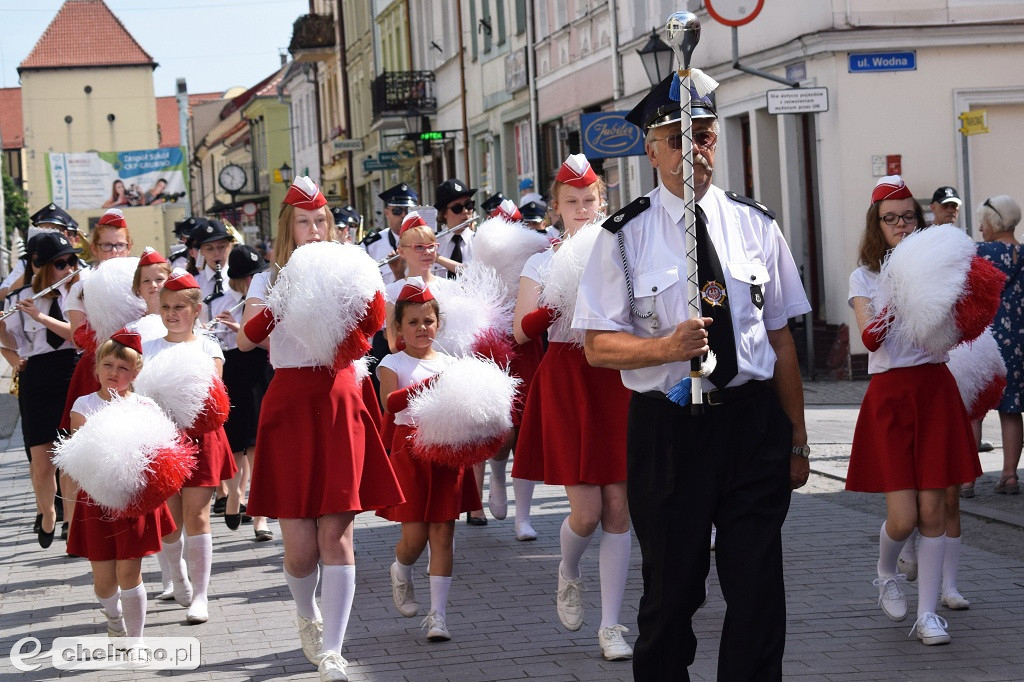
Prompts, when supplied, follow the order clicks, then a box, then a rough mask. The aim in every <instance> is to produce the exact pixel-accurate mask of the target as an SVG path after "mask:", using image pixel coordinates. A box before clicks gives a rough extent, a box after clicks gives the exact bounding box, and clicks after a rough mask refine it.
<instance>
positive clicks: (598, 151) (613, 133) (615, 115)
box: [580, 111, 644, 159]
mask: <svg viewBox="0 0 1024 682" xmlns="http://www.w3.org/2000/svg"><path fill="white" fill-rule="evenodd" d="M628 113H629V112H628V111H602V112H598V113H594V114H581V115H580V141H581V142H582V143H583V153H584V154H586V155H587V158H588V159H606V158H612V157H616V156H639V155H640V154H643V153H644V136H643V133H641V132H640V129H639V128H637V127H636V126H635V125H633V124H632V123H630V122H629V121H627V120H626V119H625V118H624V117H625V115H626V114H628Z"/></svg>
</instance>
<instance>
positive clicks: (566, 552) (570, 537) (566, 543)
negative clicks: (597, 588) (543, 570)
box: [558, 516, 594, 580]
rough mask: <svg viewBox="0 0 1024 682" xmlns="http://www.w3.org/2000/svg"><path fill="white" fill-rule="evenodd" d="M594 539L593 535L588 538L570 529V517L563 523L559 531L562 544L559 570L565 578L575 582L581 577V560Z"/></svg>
mask: <svg viewBox="0 0 1024 682" xmlns="http://www.w3.org/2000/svg"><path fill="white" fill-rule="evenodd" d="M593 537H594V534H593V533H591V534H590V535H588V536H586V537H583V536H582V535H577V534H576V532H575V531H574V530H573V529H572V528H570V527H569V517H568V516H567V517H565V520H564V521H562V529H561V530H560V531H559V538H560V540H561V544H562V563H561V564H560V565H559V568H558V570H560V571H561V572H562V577H563V578H566V579H568V580H575V579H577V578H579V577H580V559H582V558H583V553H584V552H585V551H587V547H588V546H589V545H590V540H591V539H592V538H593Z"/></svg>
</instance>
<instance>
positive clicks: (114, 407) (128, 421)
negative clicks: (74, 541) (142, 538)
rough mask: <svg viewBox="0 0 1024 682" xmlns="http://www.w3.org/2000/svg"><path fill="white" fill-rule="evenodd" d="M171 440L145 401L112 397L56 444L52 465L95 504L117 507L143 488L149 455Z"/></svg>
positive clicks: (168, 427) (170, 429)
mask: <svg viewBox="0 0 1024 682" xmlns="http://www.w3.org/2000/svg"><path fill="white" fill-rule="evenodd" d="M177 438H178V430H177V428H175V425H174V424H173V423H172V422H171V420H170V419H168V418H167V416H166V415H164V414H163V413H162V412H161V411H160V410H159V408H157V407H156V406H155V405H154V404H153V403H151V402H150V401H148V400H138V399H135V398H132V397H129V398H128V399H119V398H114V399H112V400H111V401H110V404H109V405H107V406H106V407H104V408H103V409H101V410H98V411H97V412H94V413H93V414H92V415H91V416H90V417H89V420H88V421H87V422H86V423H85V424H84V425H83V426H82V427H81V428H80V429H78V430H77V431H75V434H74V435H73V436H72V437H71V438H68V439H64V440H61V441H60V443H58V444H57V447H56V449H55V452H56V454H55V455H54V457H53V462H54V464H56V465H57V466H58V467H60V469H61V471H63V472H65V473H67V474H68V475H70V476H71V477H72V478H74V479H75V480H76V481H78V482H79V484H80V485H81V487H82V489H84V490H85V491H86V492H87V493H88V494H89V496H90V497H91V498H92V499H94V500H95V501H96V502H97V503H99V504H100V505H102V506H104V507H108V508H110V509H122V508H124V507H127V506H128V505H129V504H130V503H131V502H132V501H133V500H134V499H135V498H136V497H137V496H138V495H139V494H140V493H141V491H142V489H143V487H144V486H145V485H146V471H147V470H148V469H149V466H150V459H151V456H152V454H153V453H154V452H155V451H157V450H159V449H161V448H167V447H172V446H173V445H174V444H175V443H176V441H177Z"/></svg>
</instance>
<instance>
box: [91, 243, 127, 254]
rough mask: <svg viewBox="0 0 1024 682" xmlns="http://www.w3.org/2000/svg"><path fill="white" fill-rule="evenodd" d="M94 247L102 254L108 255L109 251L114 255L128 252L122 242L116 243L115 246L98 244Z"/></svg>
mask: <svg viewBox="0 0 1024 682" xmlns="http://www.w3.org/2000/svg"><path fill="white" fill-rule="evenodd" d="M96 246H97V247H98V248H99V250H100V251H102V252H104V253H110V252H111V251H113V252H114V253H121V252H122V251H127V250H128V245H127V244H125V243H124V242H117V243H116V244H111V243H110V242H99V243H98V244H96Z"/></svg>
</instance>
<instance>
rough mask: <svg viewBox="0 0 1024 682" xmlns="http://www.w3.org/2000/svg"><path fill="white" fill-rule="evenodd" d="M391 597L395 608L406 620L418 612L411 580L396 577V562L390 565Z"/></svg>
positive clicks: (418, 607)
mask: <svg viewBox="0 0 1024 682" xmlns="http://www.w3.org/2000/svg"><path fill="white" fill-rule="evenodd" d="M391 597H392V598H393V599H394V600H395V608H396V609H398V612H399V613H400V614H402V615H403V616H405V617H406V618H412V617H413V616H415V615H416V614H417V613H419V612H420V605H419V604H418V603H417V602H416V593H415V592H414V591H413V589H412V581H411V580H402V579H401V578H399V577H398V562H397V561H396V562H394V563H392V564H391Z"/></svg>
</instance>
